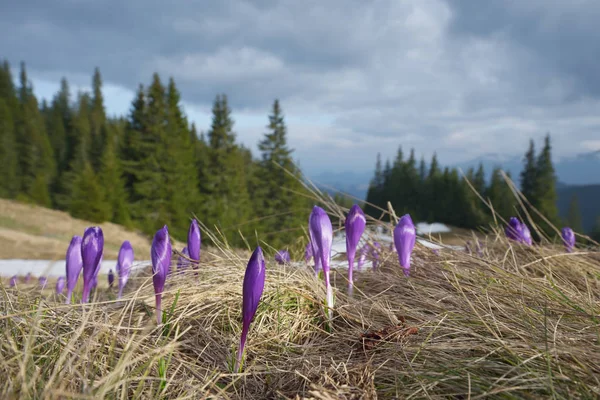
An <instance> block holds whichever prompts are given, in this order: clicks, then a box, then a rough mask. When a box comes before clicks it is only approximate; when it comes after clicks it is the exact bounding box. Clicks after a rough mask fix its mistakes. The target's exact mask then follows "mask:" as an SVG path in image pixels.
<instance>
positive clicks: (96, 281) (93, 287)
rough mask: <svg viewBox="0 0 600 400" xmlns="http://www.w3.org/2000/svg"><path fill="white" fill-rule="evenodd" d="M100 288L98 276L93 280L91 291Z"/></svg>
mask: <svg viewBox="0 0 600 400" xmlns="http://www.w3.org/2000/svg"><path fill="white" fill-rule="evenodd" d="M97 287H98V276H96V275H94V276H93V278H92V286H91V290H94V289H96V288H97Z"/></svg>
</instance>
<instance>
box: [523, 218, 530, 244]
mask: <svg viewBox="0 0 600 400" xmlns="http://www.w3.org/2000/svg"><path fill="white" fill-rule="evenodd" d="M521 234H522V235H523V236H522V237H523V239H522V240H523V243H525V244H526V245H528V246H531V243H532V242H531V232H530V231H529V228H528V227H527V225H525V223H524V222H523V223H522V224H521Z"/></svg>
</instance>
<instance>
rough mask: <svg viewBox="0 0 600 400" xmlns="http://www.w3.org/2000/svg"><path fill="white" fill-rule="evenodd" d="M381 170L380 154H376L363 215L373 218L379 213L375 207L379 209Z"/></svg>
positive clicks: (381, 183)
mask: <svg viewBox="0 0 600 400" xmlns="http://www.w3.org/2000/svg"><path fill="white" fill-rule="evenodd" d="M383 183H384V182H383V169H382V165H381V153H377V161H376V162H375V173H374V176H373V179H371V182H370V183H369V189H368V191H367V204H366V206H365V213H366V214H368V215H370V216H372V217H373V218H379V216H380V215H381V211H379V210H378V209H377V208H376V206H377V207H381V198H382V190H383Z"/></svg>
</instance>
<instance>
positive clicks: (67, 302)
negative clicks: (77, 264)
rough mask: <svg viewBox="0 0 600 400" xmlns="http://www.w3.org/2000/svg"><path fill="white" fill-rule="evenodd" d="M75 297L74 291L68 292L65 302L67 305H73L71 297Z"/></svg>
mask: <svg viewBox="0 0 600 400" xmlns="http://www.w3.org/2000/svg"><path fill="white" fill-rule="evenodd" d="M72 295H73V291H72V290H71V289H69V291H68V292H67V301H66V302H65V304H71V296H72Z"/></svg>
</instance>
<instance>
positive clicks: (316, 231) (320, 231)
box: [309, 206, 333, 318]
mask: <svg viewBox="0 0 600 400" xmlns="http://www.w3.org/2000/svg"><path fill="white" fill-rule="evenodd" d="M309 230H310V231H311V232H312V236H313V238H314V240H313V243H315V244H316V247H317V251H316V252H315V253H316V254H317V258H319V259H320V261H321V266H322V268H323V273H324V275H325V289H326V290H327V308H328V313H329V318H331V317H332V313H333V289H332V287H331V283H330V282H329V262H330V260H331V244H332V242H333V227H332V226H331V220H330V219H329V216H328V215H327V213H326V212H325V210H323V209H322V208H321V207H318V206H314V207H313V210H312V213H311V214H310V218H309ZM313 249H314V247H313Z"/></svg>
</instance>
